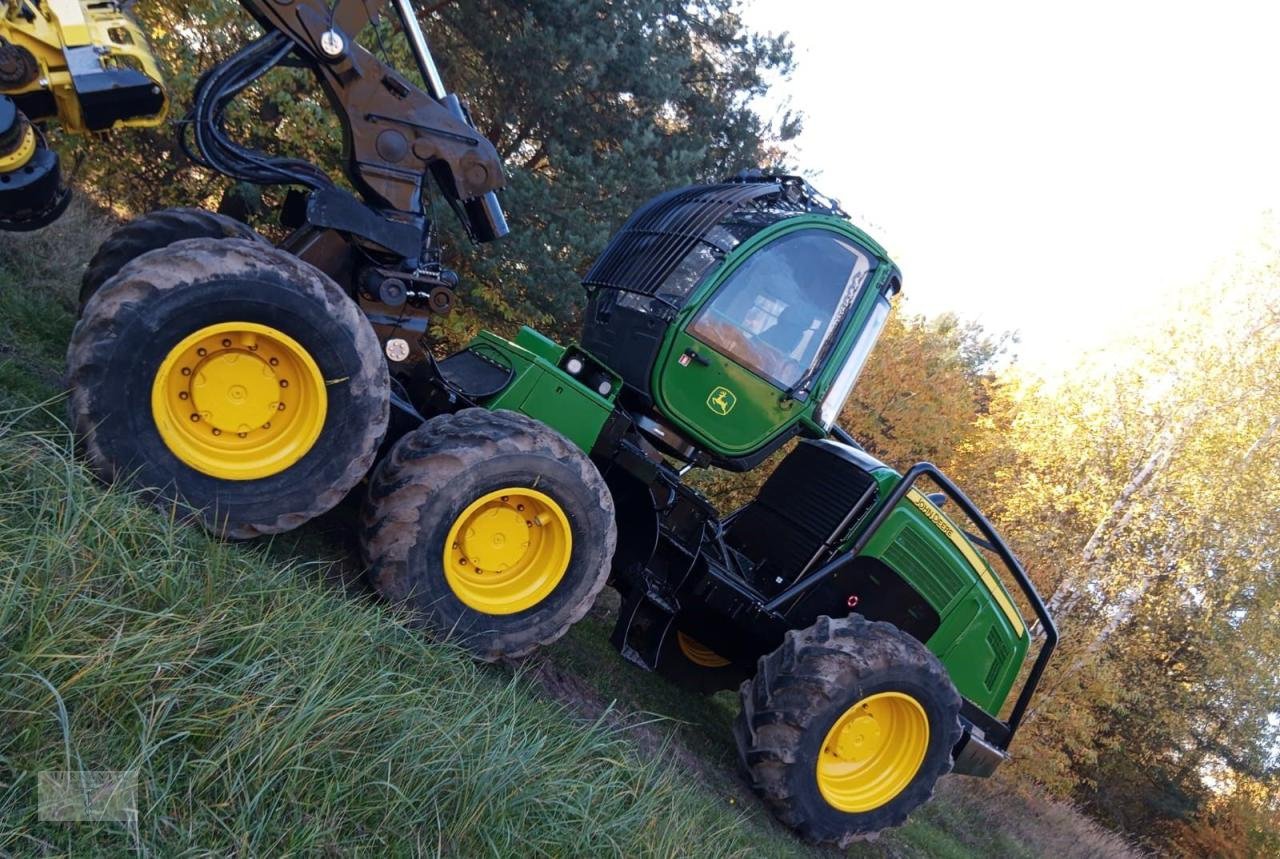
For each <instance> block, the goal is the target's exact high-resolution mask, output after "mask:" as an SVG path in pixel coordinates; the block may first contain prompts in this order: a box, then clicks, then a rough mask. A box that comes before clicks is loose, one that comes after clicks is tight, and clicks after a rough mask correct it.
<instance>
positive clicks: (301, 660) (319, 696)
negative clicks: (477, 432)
mask: <svg viewBox="0 0 1280 859" xmlns="http://www.w3.org/2000/svg"><path fill="white" fill-rule="evenodd" d="M102 232H103V230H102V227H101V224H100V223H98V222H95V221H94V220H93V219H91V218H89V217H88V216H87V215H85V214H84V213H83V212H73V214H72V215H70V216H69V217H68V218H67V219H65V220H64V221H63V222H62V223H61V224H60V225H59V226H57V227H55V228H53V229H51V230H47V231H44V232H42V233H37V234H34V235H31V236H18V237H14V236H0V856H7V855H14V856H26V855H77V856H78V855H123V854H126V853H137V852H145V853H149V854H154V855H162V856H170V855H227V854H237V855H245V856H283V855H312V854H333V855H344V856H345V855H358V854H372V855H447V856H476V855H497V856H527V855H547V856H569V855H580V856H602V855H625V856H632V855H636V856H640V855H650V856H814V855H832V854H831V852H830V851H819V850H816V849H813V848H810V847H808V846H806V845H804V844H803V843H801V842H799V841H798V840H797V839H795V838H794V837H793V836H792V835H791V834H790V833H789V832H788V831H787V830H785V829H784V828H782V827H781V826H779V825H778V824H776V823H775V822H773V820H772V819H771V818H770V817H769V816H768V815H767V814H766V813H765V811H764V810H763V808H762V807H761V806H760V805H759V803H758V802H757V801H756V800H755V799H754V798H753V797H752V795H751V794H750V791H749V790H748V788H747V786H746V784H745V783H744V781H743V780H742V779H741V777H740V776H739V775H738V774H737V772H736V769H735V757H736V755H735V751H734V748H733V745H732V740H731V737H730V734H729V724H730V722H731V720H732V718H733V716H734V715H735V713H736V701H735V699H734V696H733V695H732V694H729V693H721V694H720V695H717V696H716V697H714V698H703V697H699V696H690V695H688V694H686V693H684V692H682V691H680V690H678V689H676V688H675V687H673V686H671V685H669V684H667V683H666V682H665V681H663V680H662V679H661V678H658V677H656V676H654V675H650V674H647V673H645V672H642V671H639V670H638V669H636V668H634V667H632V666H630V665H629V664H627V663H626V662H624V661H623V660H622V659H621V658H620V657H619V656H618V655H617V654H616V653H614V652H613V650H612V648H611V647H610V646H609V644H608V641H607V639H608V632H609V625H610V623H611V618H610V612H609V609H608V607H607V602H606V603H602V605H601V606H600V607H598V608H597V609H596V610H594V611H593V613H592V614H591V615H589V616H588V618H587V619H585V620H584V621H583V622H582V623H580V624H578V625H577V626H575V627H574V629H572V630H571V631H570V633H569V635H568V636H566V638H565V639H563V640H562V641H560V642H558V643H557V644H556V645H555V646H553V647H552V648H549V649H548V650H547V651H545V652H543V653H541V654H538V655H537V656H535V657H534V658H532V659H530V660H528V661H527V662H526V663H525V664H524V665H522V666H521V667H520V668H518V669H510V668H493V667H486V666H479V665H477V664H475V663H474V662H472V661H471V660H470V659H468V658H467V657H466V656H465V655H464V654H463V653H461V652H459V651H457V650H455V649H453V648H451V647H448V646H442V645H438V644H433V643H431V642H430V641H428V640H426V639H425V638H424V637H423V636H421V635H420V634H418V633H415V632H412V631H409V630H408V629H406V628H405V627H404V626H403V625H402V624H401V623H400V621H401V618H399V617H398V616H397V615H396V614H395V613H394V612H393V611H392V610H390V609H389V608H388V607H386V606H385V605H382V604H380V603H379V602H378V601H377V600H375V599H373V598H372V597H371V596H370V595H369V594H368V593H367V592H366V591H365V590H363V589H362V588H361V587H360V585H359V578H358V573H359V570H358V569H357V568H356V567H355V565H354V563H353V562H352V560H351V557H350V553H349V551H348V548H349V538H350V534H349V532H348V530H347V528H346V521H347V517H348V516H349V512H348V511H344V510H343V509H341V508H340V509H339V510H337V511H335V512H334V513H331V514H329V515H328V516H326V517H322V519H321V520H319V521H317V522H315V523H312V524H310V525H308V526H307V527H306V528H303V529H300V530H299V531H297V532H294V533H292V534H289V535H286V536H285V537H281V538H276V539H275V540H272V541H259V542H256V543H253V544H226V543H221V542H218V541H216V540H213V539H211V538H209V537H208V536H206V535H205V534H204V533H202V532H200V531H198V530H195V529H192V528H190V527H184V526H182V525H180V524H177V523H174V522H172V521H170V520H169V519H168V518H167V517H166V515H165V514H164V512H163V511H159V510H156V509H153V508H151V507H148V506H146V505H144V504H141V503H139V502H138V501H137V499H135V498H134V497H133V496H131V495H130V494H128V493H127V492H123V491H119V490H110V491H108V490H106V489H104V488H102V487H100V486H98V485H97V484H95V483H94V482H93V481H92V480H91V479H90V478H89V476H88V475H87V474H86V473H85V471H84V469H83V468H82V467H81V466H80V465H78V464H77V463H76V461H75V459H74V456H73V451H72V442H71V439H70V438H69V437H68V434H67V432H66V430H65V428H64V427H62V425H61V423H60V416H61V414H62V413H63V406H62V403H61V402H60V401H59V399H58V397H59V394H60V389H61V381H60V377H61V372H62V355H63V351H64V349H65V344H66V339H67V336H68V335H69V333H70V330H71V328H72V325H73V319H74V312H73V311H74V290H75V287H76V284H77V281H78V277H79V269H80V266H81V265H82V264H83V260H85V259H87V257H88V255H89V253H90V252H91V248H92V247H93V246H94V245H96V243H97V242H98V241H99V240H100V238H101V235H102ZM335 585H339V586H335ZM341 585H347V586H348V587H345V588H344V587H342V586H341ZM68 769H86V770H95V769H96V770H125V769H132V770H136V771H137V772H138V774H139V793H140V796H139V815H138V817H137V820H136V821H134V822H133V823H132V824H122V823H76V824H64V823H51V822H43V821H41V820H39V819H38V816H37V814H36V796H35V794H36V779H37V773H39V772H41V771H45V770H68ZM849 852H850V855H854V856H885V857H911V856H942V857H991V856H1001V857H1004V856H1011V857H1019V856H1026V857H1031V856H1041V855H1056V856H1063V857H1069V856H1106V855H1112V856H1119V855H1126V854H1125V848H1124V845H1123V844H1121V843H1120V842H1119V841H1118V840H1117V839H1115V838H1114V837H1113V836H1110V835H1109V834H1107V833H1105V832H1103V831H1102V830H1099V829H1098V828H1097V827H1094V826H1092V824H1089V823H1087V821H1085V820H1084V819H1083V818H1081V817H1080V816H1079V815H1078V814H1077V813H1075V812H1074V811H1073V810H1071V809H1069V808H1068V807H1066V806H1062V805H1058V804H1054V803H1048V802H1046V801H1045V800H1044V799H1043V798H1041V797H1039V796H1038V795H1037V794H1036V793H1035V792H1034V791H1031V790H1019V791H1011V790H1010V789H1009V787H1008V786H1007V785H1003V784H1001V783H979V782H973V781H968V780H963V781H962V780H959V779H957V780H953V781H952V782H944V784H943V786H942V789H941V790H940V796H939V798H938V799H937V800H936V801H935V802H933V803H931V804H929V805H928V806H926V807H925V808H923V809H921V811H920V812H919V813H917V815H916V816H915V818H914V819H913V820H912V821H911V822H910V823H909V824H908V825H907V826H905V827H903V828H902V829H899V830H896V831H894V832H891V833H886V834H885V835H884V836H883V837H882V838H880V839H879V840H878V841H876V842H872V843H867V844H859V845H855V847H854V848H853V849H851V850H850V851H849Z"/></svg>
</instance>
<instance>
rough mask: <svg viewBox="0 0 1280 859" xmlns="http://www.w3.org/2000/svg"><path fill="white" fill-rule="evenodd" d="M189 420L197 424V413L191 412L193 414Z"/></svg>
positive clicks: (198, 418) (198, 417) (198, 420)
mask: <svg viewBox="0 0 1280 859" xmlns="http://www.w3.org/2000/svg"><path fill="white" fill-rule="evenodd" d="M191 422H192V423H197V424H198V423H200V416H199V415H196V414H193V415H192V416H191Z"/></svg>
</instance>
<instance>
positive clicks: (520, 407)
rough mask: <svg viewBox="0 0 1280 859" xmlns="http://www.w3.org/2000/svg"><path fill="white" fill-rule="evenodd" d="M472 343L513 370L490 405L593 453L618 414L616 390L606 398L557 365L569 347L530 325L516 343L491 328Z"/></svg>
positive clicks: (489, 406)
mask: <svg viewBox="0 0 1280 859" xmlns="http://www.w3.org/2000/svg"><path fill="white" fill-rule="evenodd" d="M472 342H473V343H484V344H485V346H486V349H487V351H488V352H489V353H490V354H492V353H494V352H496V353H498V354H500V355H501V356H503V358H505V359H506V360H507V362H508V363H509V365H510V366H511V368H512V378H511V381H510V382H509V383H508V384H507V387H506V388H504V389H503V391H502V393H500V394H498V396H496V397H494V398H493V399H492V400H490V401H489V402H488V403H486V404H485V408H488V409H491V410H495V411H496V410H498V409H509V410H511V411H515V412H520V413H522V414H526V415H528V416H529V417H531V418H533V419H534V420H537V421H541V422H542V423H544V424H546V425H547V426H549V427H551V428H552V429H554V430H557V431H558V432H560V433H561V434H563V435H564V436H565V437H567V438H568V439H569V440H570V441H572V442H573V443H574V444H576V445H577V446H578V447H580V448H582V450H583V451H586V452H590V451H591V448H592V447H593V446H594V445H595V443H596V439H597V438H598V437H599V436H600V430H601V429H603V427H604V424H605V421H606V420H608V419H609V415H610V414H612V413H613V408H614V399H615V398H616V397H617V392H616V390H615V392H614V393H613V394H611V395H610V396H609V397H607V398H606V397H602V396H600V395H599V394H598V393H596V392H595V391H592V390H590V389H588V388H587V387H586V386H584V385H582V384H581V383H579V382H578V380H577V379H574V378H573V377H572V376H570V375H569V374H568V373H567V372H565V371H564V370H562V369H561V368H560V367H559V366H558V364H557V363H556V362H558V361H559V360H560V358H561V357H562V356H563V355H564V352H565V348H564V347H563V346H560V345H558V344H557V343H555V342H554V341H552V340H549V339H547V338H546V337H544V336H542V335H541V334H539V333H537V332H536V331H533V330H532V329H530V328H524V329H522V330H521V331H520V334H519V335H517V337H516V340H515V342H512V341H510V340H505V339H503V338H501V337H499V336H497V335H496V334H493V333H491V332H488V331H482V332H481V333H480V334H479V335H478V336H477V337H476V339H475V340H474V341H472Z"/></svg>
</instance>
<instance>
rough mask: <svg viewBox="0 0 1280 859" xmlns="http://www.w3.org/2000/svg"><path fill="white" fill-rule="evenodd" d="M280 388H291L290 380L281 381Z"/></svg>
mask: <svg viewBox="0 0 1280 859" xmlns="http://www.w3.org/2000/svg"><path fill="white" fill-rule="evenodd" d="M280 387H282V388H287V387H289V380H288V379H281V380H280Z"/></svg>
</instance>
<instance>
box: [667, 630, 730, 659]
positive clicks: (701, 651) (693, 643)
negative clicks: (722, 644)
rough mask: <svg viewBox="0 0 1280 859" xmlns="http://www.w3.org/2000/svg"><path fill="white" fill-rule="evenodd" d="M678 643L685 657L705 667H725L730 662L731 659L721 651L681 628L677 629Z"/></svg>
mask: <svg viewBox="0 0 1280 859" xmlns="http://www.w3.org/2000/svg"><path fill="white" fill-rule="evenodd" d="M676 644H678V645H679V646H680V652H681V653H683V654H684V655H685V658H687V659H688V660H689V661H690V662H692V663H693V664H694V665H700V666H702V667H703V668H724V667H725V666H726V665H728V664H729V660H727V659H725V658H724V657H723V656H721V655H720V654H719V653H716V652H715V651H714V650H712V649H711V648H709V647H707V646H706V645H705V644H703V643H702V642H700V641H698V640H696V639H693V638H690V637H689V636H687V635H685V634H684V633H683V632H680V631H679V630H676Z"/></svg>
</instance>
